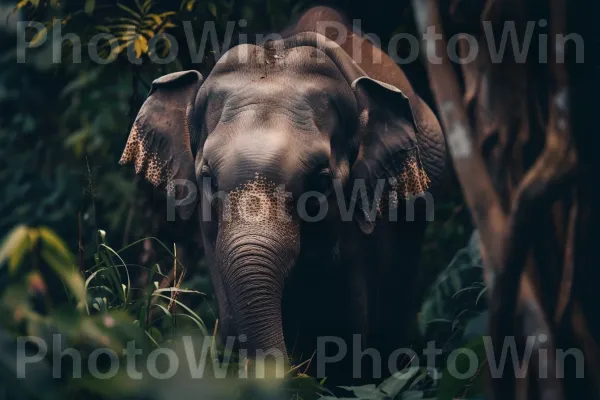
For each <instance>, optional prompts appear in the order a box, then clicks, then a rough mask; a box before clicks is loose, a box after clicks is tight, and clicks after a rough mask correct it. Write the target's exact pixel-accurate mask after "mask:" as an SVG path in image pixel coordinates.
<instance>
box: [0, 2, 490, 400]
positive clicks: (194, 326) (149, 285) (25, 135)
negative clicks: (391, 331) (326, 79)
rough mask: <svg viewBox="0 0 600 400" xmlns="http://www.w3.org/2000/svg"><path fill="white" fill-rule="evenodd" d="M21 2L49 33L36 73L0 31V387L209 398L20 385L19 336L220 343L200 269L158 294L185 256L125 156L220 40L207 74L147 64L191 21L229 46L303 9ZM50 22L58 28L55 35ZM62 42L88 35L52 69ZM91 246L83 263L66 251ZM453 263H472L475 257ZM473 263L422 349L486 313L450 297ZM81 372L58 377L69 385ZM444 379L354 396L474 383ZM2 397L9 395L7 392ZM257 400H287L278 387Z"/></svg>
mask: <svg viewBox="0 0 600 400" xmlns="http://www.w3.org/2000/svg"><path fill="white" fill-rule="evenodd" d="M234 3H235V4H234ZM115 4H118V6H115ZM340 4H341V2H340ZM14 5H15V6H16V10H15V13H16V14H18V15H20V18H21V19H27V20H32V21H39V22H41V23H42V24H43V25H44V27H45V29H44V30H43V31H40V32H36V31H35V30H32V31H31V32H30V33H29V35H28V40H29V41H31V42H32V43H31V44H30V47H31V48H29V49H27V57H26V62H25V63H24V64H19V63H17V52H16V49H15V48H14V43H15V36H14V32H12V33H11V32H9V31H7V30H3V29H2V26H1V25H2V21H0V50H1V54H2V56H1V57H0V69H1V72H0V110H2V112H1V114H0V163H2V164H1V165H0V185H1V186H2V188H3V196H2V197H1V198H0V237H5V238H6V239H5V241H4V242H3V244H2V248H1V250H0V318H1V319H2V326H0V382H7V383H10V386H5V387H2V384H0V397H1V396H2V395H3V394H4V393H7V394H8V395H10V396H16V397H15V398H34V397H42V398H50V399H54V398H65V397H67V398H76V397H83V396H86V397H87V396H90V395H93V396H95V397H96V398H106V397H126V396H128V395H129V394H132V393H136V395H138V394H140V393H141V394H143V395H144V396H147V397H148V398H157V399H158V398H173V397H175V398H176V397H184V396H191V395H194V396H199V395H200V394H199V393H198V386H197V385H195V384H194V382H190V381H189V379H188V380H177V379H175V380H173V381H172V382H169V384H166V383H164V382H161V384H160V385H159V384H157V382H147V381H146V380H144V381H140V382H131V380H127V379H124V378H123V377H122V376H120V375H119V376H116V377H115V378H114V379H112V380H111V381H110V382H104V381H101V382H99V381H97V380H94V379H82V380H78V379H75V380H65V379H63V380H58V381H57V380H55V379H51V377H52V372H53V371H52V367H51V363H50V362H49V358H50V357H51V355H50V354H49V355H47V360H46V361H47V362H46V363H36V364H32V365H30V367H32V374H28V380H27V382H25V381H23V380H18V379H15V378H14V377H15V365H14V360H15V357H16V355H15V353H14V351H15V348H16V347H15V346H16V345H15V337H16V336H18V335H36V336H40V337H43V338H46V339H47V341H49V342H51V340H52V339H51V338H52V334H54V333H60V334H61V335H63V338H64V340H65V342H66V345H68V346H69V347H74V348H76V349H78V350H81V351H82V354H85V355H86V356H89V353H90V352H91V351H93V349H95V348H98V347H109V348H113V349H115V350H121V349H123V348H124V346H125V345H126V344H127V342H129V341H131V340H134V341H135V342H136V343H139V346H140V347H142V348H144V349H154V348H156V347H157V346H161V347H162V346H165V347H170V348H174V349H177V346H178V345H179V344H180V343H179V342H178V337H179V336H180V335H181V334H183V333H187V332H193V333H194V334H197V335H198V336H200V337H204V336H207V335H211V334H212V333H213V328H214V324H213V321H212V320H214V319H216V316H214V306H213V305H212V304H213V301H214V299H212V298H211V297H210V294H211V288H210V284H209V282H208V281H209V280H208V277H207V274H206V273H205V269H203V266H204V264H205V262H204V261H203V260H200V262H199V264H198V271H199V272H198V273H196V274H195V275H193V276H190V277H189V279H188V280H187V281H185V282H183V283H181V284H180V285H179V282H176V283H174V284H173V285H171V287H166V288H157V283H156V282H158V281H161V280H163V278H164V277H165V275H167V272H168V271H169V269H170V268H171V267H172V265H173V256H174V253H175V251H174V250H173V249H172V248H171V246H166V245H165V244H164V243H170V240H171V238H170V237H169V236H168V235H167V234H165V233H164V232H162V230H161V227H160V226H157V225H156V223H155V220H156V218H155V215H154V214H153V213H154V211H153V210H152V209H151V207H150V206H149V204H148V201H147V198H148V196H147V193H145V192H144V191H143V190H142V188H141V186H140V184H139V183H138V182H136V180H135V178H134V177H133V176H132V173H131V171H129V169H123V168H119V166H118V159H119V156H120V153H121V151H122V149H123V146H124V143H125V140H126V137H127V134H128V129H129V126H130V125H131V123H132V120H133V117H134V116H135V114H136V112H137V110H138V109H139V107H140V105H141V102H142V101H143V100H144V98H145V95H146V93H147V91H148V89H149V82H151V81H152V80H153V79H154V78H156V77H158V76H160V75H162V74H164V73H167V72H171V71H175V70H181V69H188V68H193V69H198V70H200V71H202V72H203V73H206V72H207V71H209V70H210V68H211V66H212V63H213V62H214V53H215V50H216V49H213V48H212V47H211V43H210V41H208V45H207V47H206V49H204V53H202V54H200V55H199V58H198V59H199V60H201V62H200V63H198V62H197V60H196V61H194V60H192V59H190V58H189V56H188V54H186V53H187V52H185V51H180V52H179V53H178V56H177V57H176V58H175V59H174V60H173V61H172V62H171V63H168V64H157V63H154V62H151V57H153V56H154V55H156V56H159V57H163V56H164V55H165V54H166V53H167V52H168V50H169V49H170V48H172V42H171V38H174V39H175V40H176V41H177V42H178V43H179V48H180V50H181V49H184V48H186V47H187V46H188V45H190V43H187V41H186V39H187V37H186V35H185V27H184V24H183V21H192V25H191V26H192V29H193V31H194V33H195V37H196V38H200V37H201V34H200V33H199V31H200V30H201V29H202V27H203V24H202V23H203V22H204V21H214V22H215V27H216V32H217V35H218V37H219V38H222V37H223V35H224V34H225V29H226V27H227V21H232V20H234V21H237V20H239V19H242V18H243V19H245V20H246V21H247V22H248V30H249V31H251V30H258V31H260V30H277V29H280V28H282V27H283V26H285V25H286V24H287V23H288V22H289V21H290V20H291V19H293V17H294V16H295V15H298V13H299V12H300V11H301V10H302V8H303V7H305V6H306V5H308V2H305V1H298V0H282V1H271V0H268V1H262V0H240V1H237V0H236V1H235V2H234V1H233V0H231V1H219V2H215V1H209V0H182V1H173V2H167V1H161V0H154V1H150V0H122V1H120V2H118V3H116V2H115V3H114V4H112V3H110V2H109V3H105V2H99V1H95V0H85V1H71V0H63V1H56V0H21V1H18V2H15V3H14ZM55 18H60V19H61V21H62V23H61V24H60V25H57V24H56V22H55ZM393 18H395V16H394V17H393ZM57 29H60V30H61V32H62V34H63V35H66V34H68V33H76V34H77V35H78V36H79V37H80V38H81V40H82V44H83V45H84V47H83V49H84V51H83V52H82V60H81V62H77V60H76V58H75V57H74V54H76V53H74V51H73V47H72V44H71V42H70V41H68V40H66V41H63V42H62V49H61V50H62V51H61V52H60V57H61V62H60V63H54V62H53V60H52V58H53V51H52V50H53V49H52V46H51V45H50V43H49V41H46V42H45V43H43V44H42V39H43V37H44V35H46V36H47V35H52V33H53V32H56V31H57ZM96 33H110V34H112V35H114V37H115V38H116V39H115V40H114V41H113V42H110V41H106V42H105V43H104V47H103V50H104V52H101V53H100V56H101V57H103V58H106V57H112V59H111V60H112V62H110V63H108V64H105V65H99V64H96V63H94V62H92V60H90V59H89V53H86V52H85V49H86V47H85V44H86V43H88V42H89V40H90V39H91V37H92V36H93V35H94V34H96ZM165 33H168V34H169V35H171V36H167V35H163V34H165ZM157 36H162V39H161V40H160V41H156V43H157V46H156V49H155V50H156V51H157V52H158V53H157V54H153V53H152V51H153V48H152V46H151V45H150V42H151V40H152V39H153V38H156V37H157ZM111 40H112V39H111ZM38 44H41V45H40V46H39V47H35V46H36V45H38ZM111 45H113V49H114V50H112V53H111V52H110V51H109V50H110V47H111ZM196 46H197V44H196ZM34 47H35V48H34ZM109 54H110V55H109ZM407 68H408V66H407ZM450 175H451V174H450ZM450 178H452V177H451V176H450ZM455 186H456V185H452V184H451V185H449V187H450V188H453V189H449V190H447V189H444V190H442V191H440V195H439V196H437V197H436V218H435V221H434V222H433V223H432V224H431V226H430V228H429V229H428V231H427V236H426V243H425V246H424V252H423V253H424V260H423V264H424V270H425V271H426V275H427V276H425V277H424V278H423V281H424V282H427V281H431V279H432V278H433V277H434V276H436V275H437V272H438V271H439V270H440V269H441V267H442V266H444V265H446V264H447V262H448V260H449V259H450V258H451V257H452V255H454V253H455V252H456V250H457V249H458V248H459V247H460V246H462V245H463V244H464V242H465V241H466V239H467V235H468V232H469V231H470V229H471V228H470V222H469V219H468V215H467V212H466V210H465V209H464V207H463V202H462V198H461V195H460V193H459V192H458V190H456V188H455ZM100 227H102V228H104V229H106V230H107V231H108V232H110V241H111V243H112V244H113V245H114V244H119V245H120V244H121V243H123V246H122V249H121V250H114V247H113V246H112V245H110V244H109V243H108V241H107V238H106V234H104V233H102V231H100V230H99V228H100ZM148 235H153V237H152V238H149V237H147V236H148ZM154 236H156V238H154ZM61 238H62V239H61ZM132 240H133V242H132V243H131V244H130V245H127V243H129V242H130V241H132ZM146 243H151V244H152V245H153V246H154V247H155V248H156V251H157V252H160V253H161V255H162V258H161V257H157V260H159V262H158V263H153V262H146V263H145V262H142V261H140V259H141V258H142V257H141V256H140V254H144V252H145V251H146V249H145V246H146ZM80 245H81V250H80V253H79V254H77V257H76V256H74V255H73V254H72V253H71V251H70V250H69V249H75V248H78V247H79V246H80ZM461 254H462V253H461ZM81 257H83V261H81ZM457 258H460V259H461V260H463V261H465V259H464V255H463V256H460V257H459V256H458V255H457ZM125 260H128V262H126V261H125ZM463 261H460V262H459V261H457V260H455V261H454V262H453V264H452V265H454V266H453V267H452V268H451V269H455V268H456V269H457V272H453V273H449V274H448V276H452V277H454V276H457V277H458V279H459V280H460V283H457V284H456V285H454V283H455V280H454V278H451V279H450V278H449V279H446V280H443V282H442V284H441V287H440V290H439V291H434V292H436V293H438V294H435V295H434V294H431V296H434V297H435V298H436V300H435V301H434V300H432V299H433V297H432V298H430V299H429V300H428V303H426V304H430V306H429V309H428V310H429V311H426V310H425V309H424V313H423V314H424V315H425V316H426V317H427V318H428V319H427V320H428V321H430V322H431V321H432V320H435V319H439V320H441V319H447V320H449V321H450V320H451V321H454V320H456V319H458V320H459V321H460V322H457V323H452V324H450V323H441V324H437V323H432V324H429V325H428V326H429V328H427V329H426V332H425V334H426V337H430V336H431V335H432V334H433V335H439V336H441V337H443V338H445V342H448V350H451V349H452V348H455V347H453V346H459V345H464V344H465V343H466V342H467V340H466V339H464V340H463V341H462V342H460V341H455V340H450V338H452V337H454V338H458V337H462V336H465V335H464V334H463V332H464V331H465V330H466V331H468V330H469V329H468V328H467V326H468V323H467V320H466V317H467V315H470V314H471V312H470V311H469V312H468V313H467V312H466V313H465V314H462V315H460V310H466V309H470V310H474V309H475V308H474V307H473V304H472V302H470V301H467V297H463V295H464V296H467V295H468V296H471V294H472V293H471V291H470V290H464V291H463V292H461V293H463V294H461V295H459V296H457V297H456V298H455V297H454V294H456V293H457V292H459V291H460V290H463V289H464V288H467V287H468V285H470V282H475V281H476V279H475V278H473V277H472V276H471V275H472V274H473V273H474V272H473V270H472V269H471V270H469V268H468V267H466V264H465V267H464V268H462V269H461V268H459V264H461V263H463ZM465 262H466V261H465ZM461 265H462V264H461ZM475 269H476V268H475ZM459 270H460V271H459ZM461 271H462V272H461ZM442 287H443V288H444V289H442ZM198 292H202V293H205V294H206V295H201V294H199V293H198ZM473 292H474V291H473ZM432 293H433V292H432ZM469 298H470V297H469ZM188 300H189V301H188ZM459 300H460V301H459ZM467 303H468V304H467ZM191 304H192V305H191ZM482 304H483V303H482ZM461 307H462V308H461ZM476 309H477V312H479V311H480V309H479V308H478V307H477V308H476ZM428 315H430V316H431V317H428ZM450 325H452V326H450ZM438 329H439V332H437V330H438ZM436 332H437V333H436ZM459 332H460V333H459ZM453 335H454V336H453ZM466 336H468V335H466ZM458 342H460V343H458ZM216 347H217V349H218V346H216ZM83 364H84V365H85V364H86V363H85V361H84V362H83ZM33 368H35V369H36V370H35V371H34V370H33ZM234 368H235V366H234ZM71 372H72V371H68V370H66V371H62V373H63V376H69V374H70V373H71ZM445 376H446V375H444V374H443V371H438V370H428V369H426V368H424V367H419V368H415V369H408V370H405V371H402V372H401V373H399V374H396V375H395V376H393V377H392V378H390V379H389V380H387V381H386V382H383V383H382V384H380V385H379V386H370V387H367V388H347V389H349V395H350V394H354V395H355V396H357V397H360V396H368V395H372V396H375V397H364V398H402V399H412V398H421V397H423V396H425V397H426V398H429V397H432V396H434V395H436V393H438V391H439V389H440V388H441V387H442V386H444V385H448V386H452V387H457V386H460V387H461V388H463V389H464V387H465V386H466V385H467V383H465V382H461V383H458V384H456V385H454V384H451V383H445V382H446V381H444V379H447V378H445ZM87 378H89V376H88V377H87ZM30 379H32V380H30ZM321 383H322V382H316V381H315V380H314V379H312V378H310V377H306V376H303V375H302V374H299V375H298V376H296V377H295V378H293V379H288V380H287V381H286V382H285V384H284V386H283V387H278V388H277V390H279V392H277V393H278V394H282V393H283V394H282V396H285V397H292V398H298V399H299V398H302V399H309V398H318V397H319V396H320V395H323V394H325V395H331V393H329V392H328V391H327V390H326V389H324V388H323V387H322V385H321ZM244 387H245V386H244V385H243V383H240V382H238V381H231V380H227V381H226V382H208V383H207V384H206V385H203V390H206V393H205V397H206V398H224V399H230V398H232V397H233V396H234V395H235V396H237V395H240V393H242V392H244V390H243V389H244ZM7 388H9V389H10V390H9V391H8V392H3V391H2V389H4V390H7ZM253 390H258V389H256V388H254V389H253ZM450 391H452V390H450ZM259 392H260V393H263V392H265V393H266V395H267V396H269V398H279V397H277V396H275V395H273V392H272V390H271V389H270V388H266V389H265V388H262V389H260V390H259ZM232 393H233V394H232ZM454 393H455V394H461V393H462V394H464V391H463V392H460V391H455V392H454ZM382 396H383V397H382ZM419 396H421V397H419ZM361 398H363V397H361Z"/></svg>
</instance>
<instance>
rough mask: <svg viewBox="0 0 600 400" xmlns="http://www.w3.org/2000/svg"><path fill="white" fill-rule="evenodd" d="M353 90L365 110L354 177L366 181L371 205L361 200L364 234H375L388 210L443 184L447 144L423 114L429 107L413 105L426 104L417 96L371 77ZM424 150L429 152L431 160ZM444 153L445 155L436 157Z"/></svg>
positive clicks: (358, 81) (360, 80)
mask: <svg viewBox="0 0 600 400" xmlns="http://www.w3.org/2000/svg"><path fill="white" fill-rule="evenodd" d="M352 88H353V89H354V91H355V94H356V97H357V101H358V104H359V110H361V111H360V112H361V115H360V127H359V130H360V133H359V137H360V139H359V140H360V142H359V152H358V157H357V160H356V162H355V164H354V166H353V168H352V177H353V179H354V181H355V182H356V181H357V180H358V181H364V182H365V187H366V190H367V194H368V200H369V204H368V205H365V204H364V201H360V199H358V200H359V204H360V206H361V212H359V213H358V214H357V221H358V223H359V226H360V228H361V229H362V231H363V232H365V233H371V232H372V231H373V230H374V228H375V223H376V220H377V218H378V217H380V216H381V215H382V213H383V211H384V210H388V209H390V208H393V207H397V206H398V204H399V202H401V201H404V200H408V199H412V198H414V197H418V196H422V195H424V194H425V193H426V192H427V191H428V190H429V189H430V188H431V187H432V185H433V184H435V183H437V181H439V178H440V176H441V173H442V171H443V166H444V159H445V157H444V153H445V151H444V150H445V145H444V139H443V136H442V133H441V129H440V127H439V124H438V123H437V119H436V118H435V116H434V115H433V113H431V110H422V109H421V106H422V105H424V103H423V104H421V103H418V104H416V105H415V104H412V102H413V101H422V100H420V99H419V98H418V97H417V96H416V95H415V96H414V97H415V99H411V97H412V96H411V97H408V96H407V95H405V94H404V93H403V92H402V91H401V90H400V89H398V88H397V87H395V86H392V85H390V84H387V83H385V82H380V81H378V80H375V79H372V78H370V77H368V76H366V75H365V76H362V77H359V78H357V79H356V80H355V81H354V82H352ZM410 94H411V95H412V94H413V93H410ZM425 107H427V106H425ZM427 109H428V107H427ZM426 111H429V113H431V115H429V114H424V113H425V112H426ZM432 131H433V132H432ZM432 134H433V135H432ZM436 142H438V143H436ZM424 150H427V152H428V153H429V154H427V155H426V157H425V156H424V154H423V152H424ZM438 150H439V151H441V154H440V155H436V154H431V152H432V151H433V152H434V153H435V152H436V151H438ZM424 160H426V161H428V162H424Z"/></svg>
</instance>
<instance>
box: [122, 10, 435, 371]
mask: <svg viewBox="0 0 600 400" xmlns="http://www.w3.org/2000/svg"><path fill="white" fill-rule="evenodd" d="M324 20H326V21H338V22H342V23H345V21H344V20H343V18H342V17H341V16H340V15H339V14H338V13H337V12H336V11H333V10H331V9H328V8H324V7H318V8H313V9H311V10H310V11H308V12H307V13H306V14H305V15H304V16H303V17H302V18H300V20H299V21H298V23H297V25H296V28H295V29H294V30H293V32H292V33H293V35H292V36H291V37H289V38H288V39H286V40H284V41H275V42H270V43H268V44H266V45H264V46H255V45H241V46H237V47H235V48H233V49H231V50H230V51H229V52H227V53H226V54H225V55H224V56H223V57H222V58H221V60H220V61H219V62H218V63H217V65H216V66H215V68H214V69H213V71H212V72H211V73H210V75H209V76H208V77H207V78H206V80H205V81H202V77H201V76H200V75H199V74H198V73H197V72H194V71H188V72H183V73H177V74H171V75H167V76H165V77H162V78H160V79H158V80H157V81H155V82H154V83H153V89H152V91H151V94H150V97H149V98H148V100H147V101H146V103H145V104H144V106H143V107H142V109H141V110H140V113H139V115H138V118H137V120H136V123H135V130H136V134H134V133H132V135H131V136H130V139H129V142H128V149H126V151H125V153H124V155H123V159H122V163H127V162H134V163H135V164H136V170H137V172H138V173H140V174H143V175H145V176H146V177H147V179H148V180H150V181H151V182H152V183H154V184H156V185H165V184H167V183H168V182H169V181H170V180H172V179H190V180H193V181H196V182H197V183H198V187H199V188H203V189H202V190H201V192H202V196H200V198H201V200H200V202H199V203H198V204H194V205H193V206H190V207H188V208H185V207H183V208H182V209H181V210H180V211H181V214H182V215H183V214H189V213H190V209H191V207H202V202H206V201H209V200H207V199H208V198H209V197H210V196H211V192H214V190H215V189H218V190H219V191H225V192H231V191H234V190H239V188H243V187H244V184H246V183H247V182H250V181H252V180H253V179H255V178H256V174H257V173H258V174H259V175H260V176H261V177H263V178H264V179H266V180H267V181H268V182H271V183H273V184H278V185H280V184H284V185H285V189H286V190H287V191H290V192H292V193H293V201H297V199H298V197H299V196H300V194H301V193H302V192H304V191H307V190H315V191H320V192H327V191H328V187H330V185H331V183H330V181H331V180H332V179H333V178H335V179H340V180H341V182H343V184H344V188H345V189H346V190H347V191H350V190H352V183H353V182H355V181H356V180H357V179H365V180H366V183H367V186H368V187H369V188H372V187H373V186H374V184H375V179H376V178H386V179H387V178H393V177H396V176H400V175H401V173H402V168H403V166H405V165H406V164H404V161H406V158H407V157H408V155H410V154H413V155H414V154H418V157H419V159H420V161H421V162H422V167H423V169H424V171H425V173H426V174H427V176H428V178H429V180H430V185H425V186H428V187H427V188H428V190H429V191H431V189H433V188H435V185H436V184H437V183H438V182H439V181H440V179H441V176H442V173H443V168H444V165H445V144H444V138H443V135H442V133H441V130H440V127H439V124H438V122H437V120H436V118H435V116H434V115H433V113H432V112H431V110H430V109H429V108H428V107H427V106H426V105H425V104H424V103H423V102H422V100H421V99H420V98H419V97H418V96H417V95H416V94H415V93H414V92H413V90H412V88H411V86H410V84H409V83H408V81H407V80H406V77H405V76H404V74H403V73H402V71H401V70H400V68H398V66H397V65H396V64H395V63H393V61H391V60H390V59H389V58H387V56H385V55H383V54H382V53H380V52H379V50H378V49H374V48H373V47H372V46H371V44H370V43H369V42H367V41H364V40H363V39H362V38H360V37H358V36H352V37H348V38H338V37H337V36H336V35H335V34H331V35H329V34H328V33H326V34H327V36H328V39H327V38H325V37H324V36H321V35H317V34H315V33H313V32H310V31H315V30H316V27H317V22H318V21H324ZM349 31H351V29H349ZM303 32H304V33H303ZM306 32H309V33H306ZM330 39H334V40H337V42H338V43H341V47H340V46H338V45H337V44H336V43H334V42H333V41H332V40H330ZM342 42H343V43H342ZM353 44H357V45H359V46H361V48H362V60H360V62H358V61H357V64H355V63H353V61H352V59H351V57H350V55H349V49H352V46H353ZM374 52H379V54H381V55H382V61H383V62H382V63H379V64H378V63H373V62H372V55H373V54H374ZM376 54H377V53H376ZM355 58H356V57H355ZM240 60H245V61H240ZM374 80H377V81H381V82H385V83H387V84H389V85H393V86H394V87H395V88H393V87H390V86H386V85H384V84H381V83H379V82H377V81H374ZM398 89H399V90H401V91H402V93H403V94H401V93H399V91H398ZM136 149H137V150H136ZM142 149H143V150H144V151H141V150H142ZM417 150H418V153H415V151H417ZM205 177H210V178H211V179H212V182H213V184H212V185H208V187H207V185H204V186H203V178H205ZM167 187H168V189H169V190H170V191H171V192H172V194H174V195H176V196H183V194H182V193H179V192H178V187H176V188H175V190H173V189H172V188H171V187H169V186H168V185H167ZM389 189H390V188H389V187H388V186H386V190H389ZM369 193H371V192H369ZM346 195H347V196H348V193H346ZM335 197H336V196H335V195H334V194H330V195H329V196H328V201H329V205H330V206H329V212H328V214H327V216H326V217H325V219H324V220H322V221H320V222H313V223H309V222H305V221H301V220H300V219H299V218H298V216H297V215H295V214H293V217H292V221H291V222H286V223H282V224H273V223H269V222H267V223H256V224H253V223H236V221H235V219H233V220H231V221H229V222H227V221H222V220H221V218H220V213H222V212H223V207H220V206H219V204H218V202H217V203H213V206H212V208H210V209H211V210H212V212H211V213H210V214H211V217H212V218H211V221H205V220H203V219H205V218H201V221H200V225H201V229H202V234H203V240H204V246H205V248H206V252H207V255H208V257H209V261H210V265H211V274H212V280H213V284H214V287H215V291H216V295H217V298H218V303H219V314H220V329H221V333H222V335H223V336H229V335H241V334H244V335H246V336H247V341H245V342H244V343H241V346H242V347H245V348H246V349H247V350H248V351H249V352H250V354H252V353H253V352H255V351H256V350H259V349H262V350H268V349H279V350H280V351H282V352H283V353H284V354H286V355H287V354H289V353H290V352H291V351H292V350H293V354H289V355H290V356H292V357H294V359H295V361H296V362H298V361H302V360H305V359H308V358H310V357H311V355H312V354H313V352H314V350H315V349H316V338H317V337H318V336H338V337H341V338H344V339H346V340H347V343H348V347H349V349H351V346H352V341H351V340H352V334H361V335H363V336H362V341H363V344H364V345H370V346H376V347H378V348H379V349H380V350H382V351H383V353H384V356H385V354H386V352H387V353H389V352H390V351H391V350H392V349H395V348H398V347H400V346H401V345H403V344H406V343H405V341H406V340H407V335H408V332H409V331H410V328H411V323H412V322H413V319H414V314H415V306H416V305H417V304H418V299H416V298H415V294H416V289H417V288H416V286H417V285H416V281H417V267H418V259H419V251H420V244H421V240H422V237H423V231H424V227H425V213H424V207H422V204H420V203H419V202H417V213H416V217H415V221H413V222H406V221H405V220H404V217H403V215H404V208H405V207H404V203H403V201H402V199H401V201H400V203H399V206H398V209H399V211H398V215H399V217H398V221H399V222H390V221H388V220H386V218H385V217H386V213H385V211H384V212H383V213H382V214H380V215H378V218H377V219H376V220H374V221H370V220H369V219H367V218H365V216H364V213H361V212H360V211H359V212H357V213H356V214H355V215H354V217H353V219H352V221H347V222H343V221H342V220H341V218H340V215H339V212H338V207H337V205H336V204H337V199H336V198H335ZM401 197H402V196H401ZM200 214H201V213H200ZM335 350H336V346H334V347H333V350H331V351H335ZM384 360H385V358H384ZM367 364H368V362H367ZM340 365H343V363H342V364H340ZM327 374H328V375H330V376H331V375H334V374H335V372H334V371H333V370H331V369H330V370H329V371H328V372H327Z"/></svg>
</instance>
